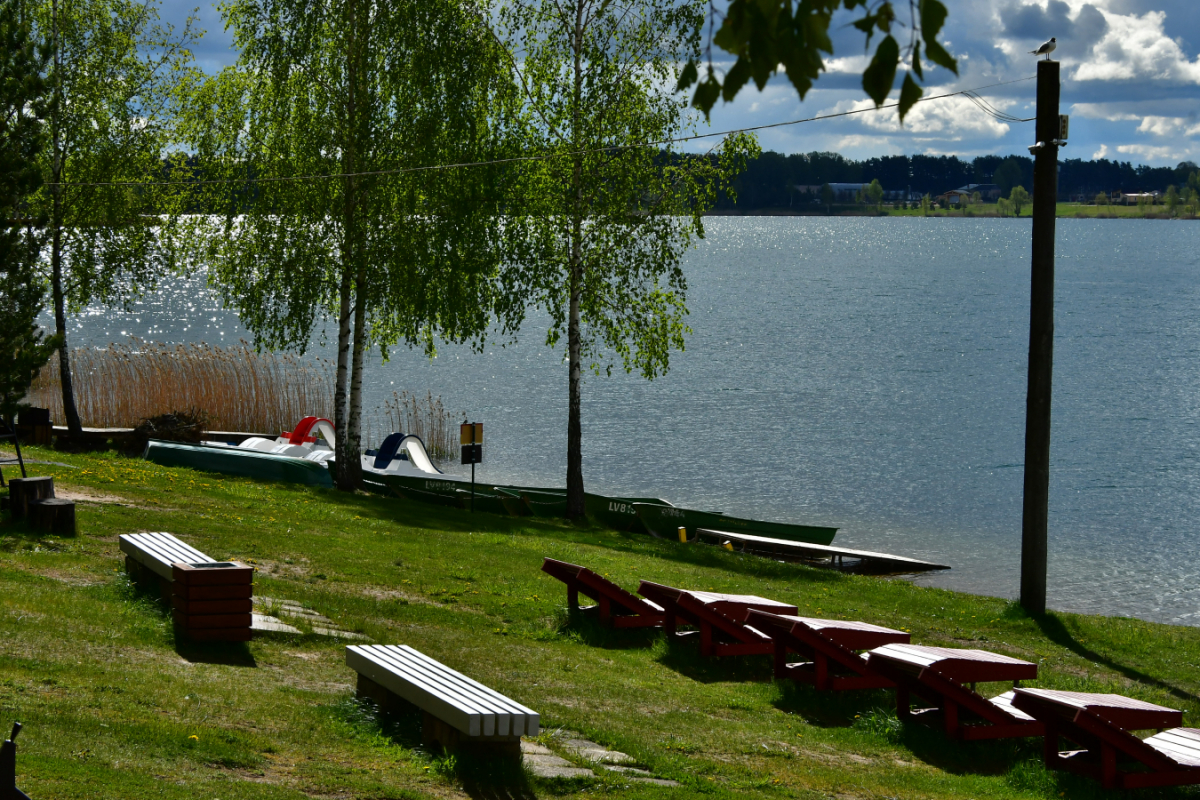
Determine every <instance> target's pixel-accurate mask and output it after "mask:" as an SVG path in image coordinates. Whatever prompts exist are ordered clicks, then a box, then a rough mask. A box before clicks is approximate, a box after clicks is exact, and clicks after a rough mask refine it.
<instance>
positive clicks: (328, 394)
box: [26, 338, 461, 459]
mask: <svg viewBox="0 0 1200 800" xmlns="http://www.w3.org/2000/svg"><path fill="white" fill-rule="evenodd" d="M71 358H72V375H73V377H74V379H75V405H76V407H77V408H78V409H79V417H80V420H81V421H82V423H83V425H84V426H86V427H96V428H133V427H136V426H137V425H138V423H140V422H141V421H142V420H143V419H146V418H147V417H153V416H155V415H158V414H166V413H171V412H176V411H184V410H188V409H196V410H200V411H203V412H205V413H206V414H207V415H208V420H209V428H210V429H211V430H226V431H245V432H251V433H270V434H272V435H276V434H277V432H280V431H285V430H291V428H292V426H293V425H295V424H296V422H297V420H299V419H300V418H302V417H305V416H308V415H310V414H312V415H316V416H319V417H326V418H329V419H332V418H333V376H334V368H333V364H332V363H330V362H329V361H327V360H325V359H314V358H305V357H301V356H297V355H294V354H291V353H260V352H257V351H255V350H254V348H253V347H251V346H250V345H249V344H247V343H246V342H244V341H243V342H241V343H240V344H237V345H234V346H232V347H217V346H214V345H210V344H188V345H166V344H159V343H154V342H144V341H142V340H140V339H136V338H134V339H130V340H129V342H127V343H124V344H110V345H109V346H108V347H106V348H90V347H79V348H75V349H74V350H72V351H71ZM26 399H27V400H28V402H30V403H31V404H33V405H35V406H38V407H41V408H48V409H50V417H51V419H53V420H55V421H56V422H58V423H59V424H61V423H62V421H63V419H64V415H63V413H62V383H61V378H60V376H59V366H58V359H57V358H53V359H51V360H50V363H49V364H47V365H46V368H45V369H43V370H42V372H41V373H40V374H39V375H38V377H37V380H36V381H34V384H33V387H32V388H31V390H30V392H29V396H28V397H27V398H26ZM366 416H367V419H366V420H364V426H363V427H364V432H365V434H366V435H365V436H364V441H363V444H364V445H366V446H370V447H374V446H377V445H378V443H379V442H378V441H376V437H377V436H378V438H380V439H382V436H383V435H385V434H386V433H391V432H392V431H403V432H405V433H411V434H416V435H417V436H420V437H421V439H422V441H424V442H425V445H426V447H427V448H428V449H429V452H430V455H432V456H433V457H434V458H440V459H446V458H451V457H453V456H454V455H455V454H456V453H457V448H458V424H457V421H456V419H457V417H458V416H461V415H455V414H451V413H450V412H448V411H447V410H446V408H445V406H443V404H442V400H441V398H440V397H436V398H435V397H434V396H433V395H432V394H431V393H426V396H425V397H423V398H422V397H420V396H418V395H415V394H413V393H411V392H393V393H392V396H391V397H390V398H388V399H387V400H385V401H384V404H383V405H381V406H378V407H376V408H375V409H373V410H372V412H371V413H369V414H368V415H366ZM379 428H382V429H383V433H382V434H376V432H375V431H376V430H377V429H379Z"/></svg>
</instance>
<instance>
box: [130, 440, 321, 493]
mask: <svg viewBox="0 0 1200 800" xmlns="http://www.w3.org/2000/svg"><path fill="white" fill-rule="evenodd" d="M146 460H147V461H151V462H153V463H155V464H160V465H162V466H164V467H187V468H189V469H198V470H203V471H205V472H219V473H222V474H224V475H237V476H239V477H244V478H257V479H258V480H264V481H281V482H284V483H301V484H305V485H307V486H321V487H325V488H332V487H333V476H332V475H330V473H329V469H328V468H327V467H326V466H325V465H324V464H318V463H316V462H313V461H306V460H305V459H303V458H293V457H291V456H281V455H276V454H274V453H263V452H260V451H256V450H242V449H239V448H236V447H206V446H204V445H196V444H183V443H181V442H163V441H159V440H157V439H151V440H150V442H149V443H148V444H147V445H146Z"/></svg>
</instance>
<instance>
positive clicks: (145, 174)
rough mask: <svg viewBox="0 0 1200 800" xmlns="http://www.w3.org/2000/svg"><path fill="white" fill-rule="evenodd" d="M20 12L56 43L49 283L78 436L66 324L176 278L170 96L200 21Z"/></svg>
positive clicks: (132, 1)
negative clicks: (166, 179)
mask: <svg viewBox="0 0 1200 800" xmlns="http://www.w3.org/2000/svg"><path fill="white" fill-rule="evenodd" d="M22 13H23V14H26V15H27V16H28V18H29V19H30V20H31V21H32V23H33V25H34V28H35V31H36V32H37V35H38V36H39V37H40V38H41V39H42V40H43V41H46V42H48V43H49V44H50V47H51V50H52V61H51V67H50V73H49V77H50V81H51V85H52V86H53V94H54V105H53V111H52V113H51V115H50V118H49V127H50V146H49V147H47V148H46V149H45V151H44V152H43V154H42V156H41V160H40V164H41V169H42V173H43V175H44V176H45V185H44V186H43V189H42V191H41V194H40V198H39V202H38V204H37V212H38V213H40V214H42V215H44V216H45V217H46V218H47V219H48V220H49V222H48V232H49V248H48V258H47V262H48V263H44V264H43V269H44V270H45V272H46V273H47V275H48V278H49V283H50V292H51V298H52V303H53V310H54V326H55V332H56V335H57V337H58V342H59V349H58V357H59V361H60V366H61V371H60V372H61V375H62V392H63V409H64V412H65V414H66V423H67V426H68V427H69V428H70V429H71V431H72V432H76V433H78V432H79V430H80V419H79V414H78V412H77V411H76V406H75V396H74V389H73V382H72V374H71V363H70V348H69V346H68V342H67V314H68V312H70V311H72V310H78V309H81V308H83V307H85V306H87V305H89V304H91V303H93V302H99V303H104V304H122V303H126V302H128V301H130V300H132V299H134V298H135V297H136V296H137V295H138V293H139V292H141V291H145V290H149V289H152V288H154V286H155V284H156V282H157V280H158V278H159V277H160V276H161V275H163V274H164V273H165V272H166V271H167V270H168V269H169V262H170V256H169V254H168V253H167V252H166V251H165V250H164V248H163V246H162V242H163V239H162V238H161V233H162V225H163V219H164V215H165V217H166V218H168V219H169V218H170V217H171V216H172V215H173V213H174V212H177V211H178V210H179V206H178V202H179V199H180V197H181V195H180V194H179V192H178V191H177V190H176V189H174V188H171V187H167V186H163V185H161V184H160V182H161V181H162V179H163V176H164V174H165V172H166V169H165V162H164V159H165V158H166V157H167V153H168V151H169V149H170V148H171V145H172V142H173V136H174V134H173V128H172V122H173V119H174V117H173V112H172V97H173V93H174V90H175V88H176V86H177V84H178V82H179V81H180V80H181V79H182V78H183V76H184V75H186V74H187V72H188V71H189V70H190V69H191V52H190V50H189V47H190V45H191V44H192V42H194V41H195V39H196V38H197V37H198V34H197V33H196V32H195V31H194V30H193V29H192V27H191V23H190V22H189V24H188V25H187V26H186V27H185V28H184V29H183V30H181V31H176V30H175V29H173V28H172V27H170V26H166V25H163V24H160V22H159V17H158V5H157V3H155V2H153V1H151V2H141V1H140V0H23V3H22Z"/></svg>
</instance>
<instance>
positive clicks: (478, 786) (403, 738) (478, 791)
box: [334, 697, 535, 800]
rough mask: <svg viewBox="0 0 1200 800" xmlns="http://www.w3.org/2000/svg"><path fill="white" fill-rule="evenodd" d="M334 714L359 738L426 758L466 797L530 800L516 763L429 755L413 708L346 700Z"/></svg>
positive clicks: (478, 756)
mask: <svg viewBox="0 0 1200 800" xmlns="http://www.w3.org/2000/svg"><path fill="white" fill-rule="evenodd" d="M334 713H335V714H336V716H337V717H338V718H340V720H341V721H342V722H344V723H345V724H347V725H348V726H349V727H350V728H351V729H353V730H354V732H355V733H356V734H358V735H360V736H366V737H379V738H382V739H386V740H387V741H389V742H391V743H393V744H396V745H399V746H400V747H403V748H405V749H407V750H412V751H414V752H417V753H424V754H425V755H427V756H429V757H430V759H431V761H432V764H431V766H432V767H433V769H434V770H435V771H436V772H437V773H438V774H440V775H442V776H444V777H446V778H449V779H451V780H454V781H457V782H458V783H460V784H461V785H462V788H463V791H465V792H466V793H467V794H468V795H469V796H470V797H474V798H482V799H485V800H532V798H534V797H535V794H534V791H533V789H532V788H531V787H530V785H529V778H528V776H527V775H526V774H525V771H524V770H523V769H522V768H521V763H520V762H519V761H513V760H506V759H503V758H495V757H492V756H489V755H487V754H486V753H477V752H470V751H465V752H461V753H454V754H447V753H445V752H437V753H431V752H428V750H427V748H426V747H425V746H424V744H422V732H421V724H422V716H423V715H422V713H421V711H420V709H418V708H417V707H416V706H412V705H408V704H398V705H397V707H396V708H395V709H393V710H384V709H383V708H381V707H380V706H379V705H378V704H377V703H376V702H375V701H374V700H371V699H369V698H359V697H354V698H349V699H347V700H346V701H345V702H342V703H339V704H337V705H336V706H334Z"/></svg>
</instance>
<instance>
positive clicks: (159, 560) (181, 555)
mask: <svg viewBox="0 0 1200 800" xmlns="http://www.w3.org/2000/svg"><path fill="white" fill-rule="evenodd" d="M120 543H121V544H120V546H121V552H122V553H124V554H125V555H127V556H129V557H130V558H132V559H133V560H134V561H136V562H138V563H139V564H141V565H142V566H143V567H145V568H146V569H148V570H150V571H151V572H153V573H154V574H155V575H158V576H159V577H160V578H166V579H167V580H171V573H172V570H171V565H172V564H175V563H183V564H204V563H211V562H212V561H213V559H211V558H209V557H208V556H206V555H204V553H201V552H200V551H199V550H197V549H196V548H194V547H192V546H191V545H189V544H186V543H184V542H181V541H179V540H178V539H176V538H175V537H174V536H172V535H171V534H169V533H125V534H122V535H121V539H120Z"/></svg>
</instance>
